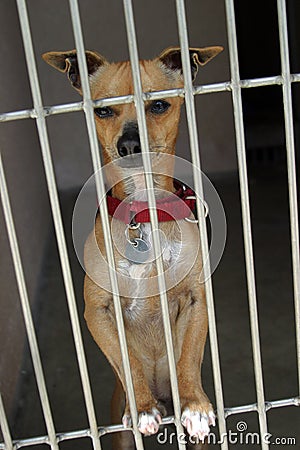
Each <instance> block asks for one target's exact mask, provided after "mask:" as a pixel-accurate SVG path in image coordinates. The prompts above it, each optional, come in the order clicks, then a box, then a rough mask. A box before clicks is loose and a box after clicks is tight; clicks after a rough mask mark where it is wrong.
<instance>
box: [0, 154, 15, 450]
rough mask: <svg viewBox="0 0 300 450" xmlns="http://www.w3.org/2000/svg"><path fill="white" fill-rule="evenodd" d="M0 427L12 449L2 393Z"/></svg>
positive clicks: (6, 442) (0, 399)
mask: <svg viewBox="0 0 300 450" xmlns="http://www.w3.org/2000/svg"><path fill="white" fill-rule="evenodd" d="M0 158H1V155H0ZM0 427H1V431H2V435H3V439H4V448H5V450H13V442H12V438H11V434H10V431H9V426H8V421H7V417H6V414H5V409H4V405H3V400H2V395H1V393H0Z"/></svg>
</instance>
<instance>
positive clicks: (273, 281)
mask: <svg viewBox="0 0 300 450" xmlns="http://www.w3.org/2000/svg"><path fill="white" fill-rule="evenodd" d="M249 184H250V195H251V207H252V218H253V236H254V250H255V265H256V277H257V294H258V303H259V325H260V331H261V343H262V360H263V369H264V384H265V395H266V399H268V400H277V399H283V398H290V397H294V396H296V395H297V393H298V391H297V369H296V351H295V325H294V312H293V292H292V278H291V257H290V244H289V223H288V199H287V180H286V174H285V173H283V172H282V170H280V169H278V168H272V169H271V168H269V167H265V168H263V169H260V170H256V171H253V172H252V174H251V176H250V182H249ZM215 186H216V187H217V190H218V192H219V195H220V197H221V199H222V201H223V203H224V208H225V212H226V216H227V223H228V239H227V245H226V248H225V252H224V255H223V258H222V260H221V263H220V265H219V267H218V269H217V270H216V272H215V274H214V276H213V285H214V293H215V304H216V317H217V327H218V336H219V345H220V357H221V368H222V377H223V389H224V399H225V405H226V407H230V406H237V405H244V404H248V403H253V402H255V401H256V394H255V382H254V374H253V362H252V350H251V339H250V328H249V314H248V304H247V291H246V281H245V266H244V253H243V241H242V228H241V214H240V204H239V187H238V181H237V178H236V177H234V176H232V177H227V178H225V179H221V178H219V179H217V180H216V181H215ZM75 198H76V194H75V193H73V192H70V193H64V194H63V195H62V196H61V202H62V207H63V208H62V209H63V211H64V219H65V229H66V232H67V234H68V245H69V253H70V257H71V264H72V271H73V277H74V283H75V289H76V293H77V302H78V310H79V315H80V319H81V328H82V334H83V339H84V343H85V349H86V355H87V360H88V367H89V372H90V378H91V385H92V390H93V396H94V401H95V407H96V414H97V420H98V423H99V424H109V421H110V419H109V404H110V397H111V393H112V389H113V374H112V371H111V369H110V366H109V365H108V363H107V362H106V360H105V358H104V357H103V355H102V354H101V352H100V350H99V349H98V347H97V346H96V344H95V343H94V342H93V340H92V338H91V336H90V335H89V333H88V331H87V328H86V325H85V323H84V320H83V298H82V285H83V276H84V274H83V271H82V269H81V267H80V265H79V263H78V262H77V259H76V256H75V254H74V251H73V247H72V243H71V239H70V230H71V214H72V209H73V205H74V201H75ZM35 323H36V328H37V333H38V341H39V345H40V351H41V356H42V361H43V366H44V371H45V375H46V380H47V387H48V392H49V397H50V403H51V407H52V411H53V416H54V421H55V426H56V430H57V432H66V431H73V430H78V429H84V428H87V427H88V422H87V414H86V411H85V407H84V400H83V394H82V388H81V384H80V376H79V372H78V366H77V362H76V355H75V351H74V344H73V339H72V333H71V327H70V321H69V318H68V310H67V303H66V298H65V293H64V287H63V282H62V277H61V272H60V265H59V260H58V256H57V249H56V244H55V240H54V237H53V233H52V232H51V233H50V237H49V246H48V252H47V254H46V256H45V262H44V270H43V276H42V278H41V282H40V288H39V296H38V301H37V306H36V311H35ZM203 379H204V385H205V389H206V391H207V393H208V394H209V396H210V398H211V400H212V401H213V402H214V400H215V399H214V388H213V381H212V370H211V359H210V351H209V346H207V351H206V355H205V361H204V367H203ZM214 404H215V402H214ZM299 419H300V408H295V407H288V408H281V409H277V410H272V411H270V412H269V413H268V423H269V431H270V433H272V434H273V436H274V438H275V437H295V438H296V439H297V444H296V446H293V448H299V449H300V431H299V429H300V427H299V424H300V420H299ZM241 420H243V421H246V422H247V425H248V431H249V432H255V431H257V430H258V420H257V417H256V414H254V413H248V414H242V415H239V416H232V417H230V418H229V419H228V422H227V423H228V429H229V430H232V431H233V432H235V431H236V424H237V422H239V421H241ZM11 428H12V430H11V431H12V434H13V437H14V439H16V438H24V437H29V436H39V435H43V434H45V433H46V429H45V425H44V421H43V416H42V412H41V406H40V402H39V398H38V394H37V388H36V383H35V380H34V376H33V371H32V365H31V362H30V357H29V355H28V351H27V352H26V354H25V357H24V364H23V370H22V373H21V376H20V390H19V394H18V399H17V404H16V413H15V417H14V421H13V424H12V427H11ZM102 442H103V447H104V449H109V448H110V438H109V437H105V438H103V440H102ZM145 443H146V448H147V449H158V448H162V445H158V444H157V443H156V441H155V438H151V439H150V438H147V439H145ZM39 447H41V448H46V447H45V446H38V447H34V448H35V449H39ZM60 447H61V448H62V449H65V450H67V449H72V450H79V449H80V450H87V449H90V448H92V447H91V444H90V442H89V440H88V439H84V440H78V441H76V440H75V441H69V442H64V443H62V444H61V446H60ZM247 447H250V445H242V444H236V445H232V446H230V448H235V449H240V448H247ZM251 447H256V448H259V446H256V445H251ZM32 448H33V447H32ZM164 448H176V446H166V447H164ZM214 448H219V446H218V445H216V446H214Z"/></svg>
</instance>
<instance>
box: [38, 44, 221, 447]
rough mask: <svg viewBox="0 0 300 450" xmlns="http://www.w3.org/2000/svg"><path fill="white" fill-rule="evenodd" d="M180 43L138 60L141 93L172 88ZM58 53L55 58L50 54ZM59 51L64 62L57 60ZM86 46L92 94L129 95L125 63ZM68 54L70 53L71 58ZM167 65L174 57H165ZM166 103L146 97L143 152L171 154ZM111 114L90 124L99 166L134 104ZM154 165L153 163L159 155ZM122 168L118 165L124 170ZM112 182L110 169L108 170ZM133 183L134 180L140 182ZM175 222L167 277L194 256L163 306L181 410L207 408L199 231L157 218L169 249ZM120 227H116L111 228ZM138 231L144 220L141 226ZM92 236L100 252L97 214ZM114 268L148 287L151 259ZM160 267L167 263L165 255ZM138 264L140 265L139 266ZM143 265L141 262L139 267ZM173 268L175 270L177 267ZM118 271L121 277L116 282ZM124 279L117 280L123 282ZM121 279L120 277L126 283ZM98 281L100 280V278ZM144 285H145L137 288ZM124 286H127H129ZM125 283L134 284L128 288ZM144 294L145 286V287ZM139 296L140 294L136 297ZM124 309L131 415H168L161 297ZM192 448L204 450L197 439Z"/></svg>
mask: <svg viewBox="0 0 300 450" xmlns="http://www.w3.org/2000/svg"><path fill="white" fill-rule="evenodd" d="M220 51H221V47H209V48H208V49H191V58H192V59H191V61H192V62H194V64H197V65H203V64H205V63H206V62H207V61H208V60H210V59H211V58H212V57H214V56H215V55H216V54H218V53H219V52H220ZM178 52H179V49H176V48H174V49H167V50H166V51H164V52H163V53H162V54H161V55H160V56H159V57H158V58H156V59H154V60H151V61H141V62H140V71H141V79H142V85H143V91H144V92H153V91H160V90H164V89H172V88H179V87H182V86H183V78H182V74H181V71H180V68H178V69H177V68H175V70H174V67H172V65H171V64H170V58H174V54H178ZM73 54H74V52H73V53H72V52H67V53H63V52H59V53H58V52H51V53H47V54H45V55H44V56H43V57H44V59H45V60H46V61H47V62H48V63H49V64H51V65H53V66H54V67H56V68H57V69H58V70H60V71H64V72H68V71H69V70H70V67H71V65H72V61H73V60H72V58H73V56H72V55H73ZM56 55H57V56H56ZM62 55H65V59H66V64H65V65H64V63H63V60H64V59H63V58H64V57H63V56H62ZM92 55H93V53H92V52H89V54H88V55H87V57H88V58H89V66H90V67H91V68H92V69H91V73H90V86H91V93H92V98H93V99H99V98H108V97H115V96H121V95H127V94H133V81H132V75H131V68H130V63H129V62H123V63H116V64H115V63H112V64H110V63H108V62H107V61H106V60H105V59H104V58H103V57H102V56H101V55H98V54H94V55H95V56H94V59H93V56H92ZM70 58H71V59H70ZM171 62H172V63H173V60H172V61H171ZM69 78H70V81H71V82H72V84H73V86H74V87H75V88H76V89H77V90H78V91H79V92H80V78H79V75H78V76H77V77H76V76H73V78H72V77H70V74H69ZM167 101H168V102H169V103H170V105H171V106H170V108H169V109H168V110H167V111H166V112H165V113H163V114H160V115H154V114H152V113H151V110H150V102H146V104H145V110H146V120H147V129H148V136H149V144H150V150H151V151H153V152H157V154H158V158H159V153H161V152H163V153H168V154H171V155H173V154H174V151H175V142H176V138H177V133H178V123H179V118H180V108H181V105H182V102H183V100H182V99H181V98H178V97H175V98H169V99H167ZM112 108H113V111H114V115H113V117H108V118H104V119H103V118H99V117H97V116H96V127H97V133H98V137H99V140H100V142H101V144H102V148H103V158H104V162H105V164H108V163H110V162H111V161H113V160H115V159H117V158H119V154H118V151H117V143H118V140H119V138H120V137H121V136H122V133H123V130H124V125H125V124H127V123H136V122H137V118H136V110H135V106H134V105H133V104H127V105H117V106H114V107H112ZM158 164H160V161H159V159H158ZM165 170H166V172H165V173H168V175H169V176H161V175H155V174H154V184H155V185H156V186H158V187H159V188H160V189H164V190H166V191H171V192H173V191H174V188H173V181H172V171H173V168H172V167H165ZM125 175H126V169H124V176H125ZM108 176H109V177H111V179H112V180H113V178H114V176H115V174H114V173H113V171H112V172H111V173H110V174H108ZM132 179H133V182H132V183H131V185H129V184H128V183H127V184H126V182H124V181H122V182H119V183H117V185H116V186H114V188H113V192H112V195H113V196H115V197H118V198H119V199H121V200H123V199H124V198H126V196H127V195H129V194H135V191H137V190H138V189H137V186H139V184H140V185H142V186H143V185H144V181H143V179H141V178H136V179H135V178H134V177H132ZM139 187H140V186H139ZM178 225H180V227H181V231H182V234H183V235H184V236H185V238H186V239H185V244H184V246H183V248H182V250H181V254H180V258H179V261H178V262H177V264H176V267H175V268H173V269H172V271H171V273H170V275H169V276H170V277H174V278H176V277H177V276H179V274H180V271H182V269H183V268H184V267H185V266H186V264H188V263H189V261H190V260H191V257H193V255H194V258H195V261H194V264H193V267H192V269H191V271H190V272H189V274H188V275H187V276H186V277H185V278H184V279H183V280H182V281H180V282H179V284H177V285H175V287H173V288H172V289H170V290H169V292H168V304H169V313H170V322H171V327H172V335H173V343H174V351H175V359H176V365H177V376H178V386H179V395H180V401H181V408H182V410H184V409H185V408H189V410H191V411H200V412H204V413H205V412H208V411H209V410H210V409H211V405H210V402H209V400H208V398H207V397H206V395H205V393H204V391H203V388H202V384H201V378H200V368H201V363H202V358H203V351H204V345H205V340H206V335H207V311H206V302H205V291H204V286H203V285H201V284H200V282H199V274H200V272H201V266H202V262H201V255H200V254H197V253H195V247H197V246H196V243H197V242H198V239H199V236H198V230H197V227H196V225H195V224H191V223H188V222H186V221H182V222H181V223H179V224H178V223H177V222H176V221H170V222H163V223H160V229H161V230H162V231H163V232H164V233H165V236H166V237H167V238H168V241H169V242H170V248H171V249H172V246H173V247H174V246H176V245H177V244H178V243H179V244H180V239H181V237H180V235H179V232H178ZM115 226H116V227H117V229H116V230H114V236H117V237H118V236H120V242H119V245H120V248H121V249H122V246H123V248H124V245H125V242H124V227H125V225H124V224H123V223H121V222H119V223H117V224H115ZM118 227H119V228H118ZM143 227H144V230H145V232H146V231H147V225H143ZM93 236H94V233H92V234H91V235H90V237H89V238H88V240H87V243H86V246H85V263H86V266H87V273H89V274H90V275H92V276H91V278H93V280H94V281H93V280H92V279H91V278H90V277H89V276H87V275H86V277H85V283H84V298H85V303H86V307H85V319H86V322H87V325H88V328H89V330H90V332H91V334H92V336H93V337H94V339H95V341H96V342H97V344H98V346H99V347H100V348H101V350H102V351H103V353H104V354H105V355H106V357H107V359H108V361H109V362H110V364H111V365H112V367H113V369H114V372H115V373H116V376H117V382H116V388H115V391H114V395H113V401H112V421H113V423H120V421H121V418H122V415H123V414H127V415H130V411H129V405H128V402H127V399H126V387H125V381H124V372H123V367H122V359H121V352H120V346H119V340H118V333H117V327H116V319H115V314H114V307H113V301H112V295H111V293H110V292H108V291H106V290H104V289H102V288H100V287H99V286H98V285H97V284H96V283H95V281H97V277H99V281H101V283H103V280H106V281H105V282H106V283H107V284H108V285H109V275H108V273H107V265H106V262H105V259H102V260H101V259H99V257H98V255H97V254H96V252H95V247H94V246H93ZM95 236H96V241H97V244H98V246H99V249H100V252H101V254H102V255H105V245H104V236H103V231H102V227H101V220H100V218H99V216H98V217H97V219H96V223H95ZM115 260H116V267H117V268H122V270H123V271H124V273H127V275H128V274H130V271H137V272H138V271H139V272H138V273H140V275H141V277H144V281H143V282H145V284H144V285H143V283H142V282H141V285H140V286H138V285H137V286H135V288H136V289H144V290H146V289H147V283H150V284H149V285H148V286H150V285H151V283H156V280H155V275H156V267H155V264H150V265H147V264H145V265H140V266H138V267H127V266H129V265H128V264H127V266H126V261H125V262H124V257H123V256H122V255H121V254H120V253H119V252H116V254H115ZM164 264H165V267H166V268H167V266H168V261H167V260H165V261H164ZM143 266H145V267H143ZM146 266H147V267H146ZM176 270H177V272H176ZM121 278H122V277H120V282H121V283H122V279H121ZM123 282H124V281H123ZM125 283H126V281H125ZM102 285H103V284H102ZM143 286H145V287H143ZM129 288H131V286H129ZM132 289H134V288H133V287H132ZM148 292H149V291H148ZM139 297H140V296H139ZM121 304H122V309H123V316H124V323H125V330H126V337H127V343H128V352H129V358H130V365H131V371H132V378H133V384H134V390H135V396H136V403H137V410H138V413H141V412H147V413H149V414H150V413H151V410H152V408H158V409H159V410H160V411H161V413H162V414H163V413H164V412H165V413H168V414H170V413H172V403H171V389H170V381H169V370H168V361H167V354H166V346H165V342H164V333H163V322H162V315H161V306H160V298H159V296H157V295H155V296H152V297H148V296H147V293H146V292H145V297H144V298H135V297H134V296H133V297H132V298H130V297H123V298H121ZM121 448H122V449H127V450H129V449H132V448H134V443H133V438H132V434H131V433H130V432H123V433H117V434H116V435H115V436H114V449H121ZM194 448H199V449H200V448H204V447H203V446H202V445H199V446H196V447H194Z"/></svg>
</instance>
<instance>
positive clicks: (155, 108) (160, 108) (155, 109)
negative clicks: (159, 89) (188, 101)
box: [150, 100, 171, 114]
mask: <svg viewBox="0 0 300 450" xmlns="http://www.w3.org/2000/svg"><path fill="white" fill-rule="evenodd" d="M170 106H171V105H170V103H168V102H166V101H165V100H155V101H154V102H153V103H151V106H150V111H151V112H152V113H153V114H163V113H164V112H165V111H167V109H169V108H170Z"/></svg>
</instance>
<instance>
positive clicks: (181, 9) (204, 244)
mask: <svg viewBox="0 0 300 450" xmlns="http://www.w3.org/2000/svg"><path fill="white" fill-rule="evenodd" d="M176 8H177V22H178V31H179V40H180V47H181V60H182V68H183V75H184V89H185V103H186V113H187V122H188V129H189V137H190V148H191V155H192V162H193V177H194V183H195V190H196V192H197V194H198V195H197V211H198V218H199V231H200V242H201V251H202V258H203V261H205V264H204V267H203V271H204V279H205V293H206V299H207V312H208V322H209V337H210V344H211V356H212V366H213V377H214V387H215V394H216V402H217V414H218V423H219V430H220V435H221V436H226V437H225V439H224V442H223V443H222V444H221V448H222V449H224V450H227V449H228V440H227V434H226V422H225V415H224V400H223V388H222V377H221V369H220V359H219V349H218V337H217V328H216V318H215V308H214V296H213V287H212V280H211V274H210V264H209V248H208V238H207V228H206V222H205V216H204V214H203V213H202V211H203V206H202V204H201V201H200V198H204V192H203V184H202V179H201V177H200V176H199V172H198V170H197V169H199V170H201V161H200V153H199V142H198V133H197V120H196V110H195V101H194V95H193V85H192V75H191V64H190V57H189V43H188V32H187V23H186V12H185V5H184V1H183V0H176ZM206 261H207V263H206ZM199 276H200V274H199Z"/></svg>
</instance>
